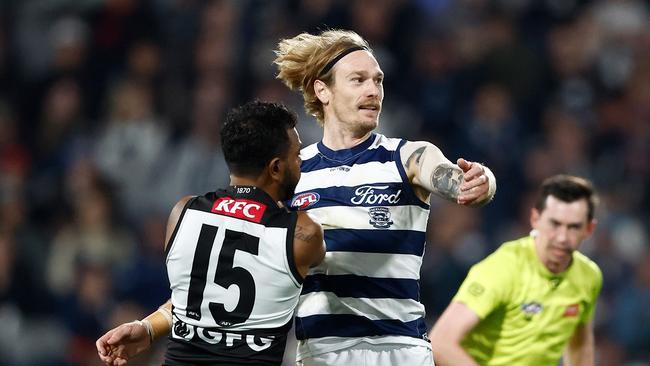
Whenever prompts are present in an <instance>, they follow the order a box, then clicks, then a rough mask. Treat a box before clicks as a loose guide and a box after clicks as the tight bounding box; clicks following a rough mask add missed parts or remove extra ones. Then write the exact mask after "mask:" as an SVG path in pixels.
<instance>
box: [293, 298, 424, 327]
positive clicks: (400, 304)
mask: <svg viewBox="0 0 650 366" xmlns="http://www.w3.org/2000/svg"><path fill="white" fill-rule="evenodd" d="M423 311H424V305H422V304H420V303H419V302H417V301H415V300H411V299H390V298H388V299H368V298H354V297H337V296H336V295H335V294H333V293H331V292H310V293H308V294H305V295H301V296H300V305H299V307H298V310H297V312H296V316H298V317H306V316H310V315H321V314H349V315H360V316H365V317H366V318H368V319H371V320H384V319H396V320H399V321H401V322H404V323H406V322H410V321H413V320H417V319H419V318H421V317H422V313H423Z"/></svg>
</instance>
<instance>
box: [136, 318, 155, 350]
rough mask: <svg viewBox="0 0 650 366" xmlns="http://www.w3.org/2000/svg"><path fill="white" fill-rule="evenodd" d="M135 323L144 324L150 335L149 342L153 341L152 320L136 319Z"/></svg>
mask: <svg viewBox="0 0 650 366" xmlns="http://www.w3.org/2000/svg"><path fill="white" fill-rule="evenodd" d="M134 323H136V324H138V325H141V326H143V327H144V329H146V330H147V334H148V335H149V344H151V343H153V327H152V326H151V322H150V321H148V320H147V319H144V320H135V321H134Z"/></svg>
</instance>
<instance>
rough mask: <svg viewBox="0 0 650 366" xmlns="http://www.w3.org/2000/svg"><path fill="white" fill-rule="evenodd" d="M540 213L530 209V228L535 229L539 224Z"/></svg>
mask: <svg viewBox="0 0 650 366" xmlns="http://www.w3.org/2000/svg"><path fill="white" fill-rule="evenodd" d="M540 216H541V213H540V212H539V211H538V210H537V209H536V208H534V207H533V208H531V209H530V227H532V228H533V229H537V223H538V222H539V217H540Z"/></svg>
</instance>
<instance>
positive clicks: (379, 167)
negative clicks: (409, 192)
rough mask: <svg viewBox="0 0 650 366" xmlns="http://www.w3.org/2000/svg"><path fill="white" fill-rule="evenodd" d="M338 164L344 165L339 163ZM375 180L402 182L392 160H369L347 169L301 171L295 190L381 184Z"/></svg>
mask: <svg viewBox="0 0 650 366" xmlns="http://www.w3.org/2000/svg"><path fill="white" fill-rule="evenodd" d="M339 166H346V165H345V164H341V165H339ZM368 172H372V174H368ZM341 182H345V184H341ZM377 182H382V183H401V182H402V177H401V176H400V175H399V171H398V170H397V166H396V165H395V162H394V161H388V162H385V163H381V162H378V161H371V162H368V163H365V164H355V165H352V166H351V167H350V170H349V171H346V170H341V169H336V168H325V169H319V170H314V171H311V172H303V173H302V176H301V177H300V181H299V183H298V186H297V187H296V192H304V191H309V190H312V189H316V188H323V187H342V186H347V187H354V186H360V185H364V184H367V185H372V186H381V184H377Z"/></svg>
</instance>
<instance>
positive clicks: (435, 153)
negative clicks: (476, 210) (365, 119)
mask: <svg viewBox="0 0 650 366" xmlns="http://www.w3.org/2000/svg"><path fill="white" fill-rule="evenodd" d="M400 155H401V158H402V164H403V165H404V169H405V170H406V174H407V175H408V177H409V180H410V182H411V184H412V185H413V187H414V189H415V191H416V193H417V194H418V196H419V197H420V198H421V199H422V200H423V201H425V202H426V201H428V196H429V194H435V195H437V196H439V197H442V198H444V199H446V200H449V201H452V202H456V203H458V204H460V205H467V206H482V205H485V204H486V203H488V202H490V200H492V198H493V197H494V194H495V193H496V188H497V185H496V179H495V177H494V174H493V173H492V171H491V170H490V169H489V168H488V167H486V166H484V165H481V164H479V163H475V162H470V161H467V160H465V159H462V158H460V159H458V160H457V163H456V164H453V163H452V162H451V161H449V159H447V158H446V157H445V156H444V154H443V153H442V151H440V149H439V148H438V147H436V146H435V145H433V144H431V143H429V142H425V141H417V142H407V143H406V144H404V146H402V148H401V150H400Z"/></svg>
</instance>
